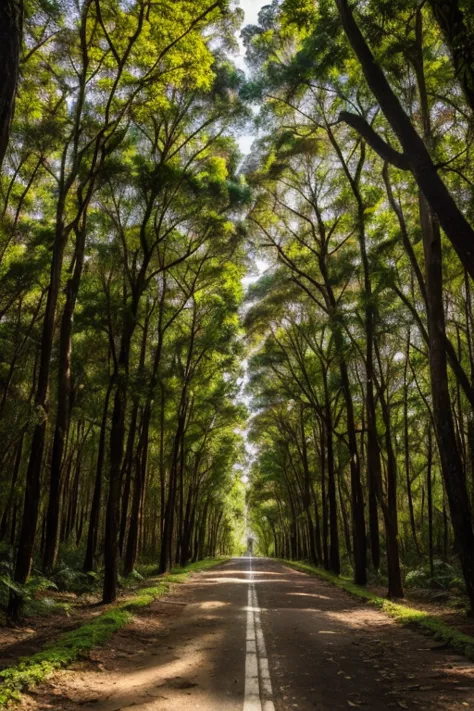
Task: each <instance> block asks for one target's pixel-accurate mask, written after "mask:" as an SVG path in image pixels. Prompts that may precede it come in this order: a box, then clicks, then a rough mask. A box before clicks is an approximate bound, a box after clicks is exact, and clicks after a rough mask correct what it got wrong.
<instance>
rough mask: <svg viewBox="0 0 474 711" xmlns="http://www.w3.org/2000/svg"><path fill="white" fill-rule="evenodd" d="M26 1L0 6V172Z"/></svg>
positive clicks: (10, 0)
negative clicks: (0, 69)
mask: <svg viewBox="0 0 474 711" xmlns="http://www.w3.org/2000/svg"><path fill="white" fill-rule="evenodd" d="M22 33H23V0H3V2H2V3H0V66H1V67H2V81H1V82H0V169H1V167H2V163H3V159H4V157H5V153H6V151H7V147H8V139H9V136H10V127H11V122H12V119H13V113H14V108H15V96H16V89H17V84H18V74H19V67H20V49H21V42H22Z"/></svg>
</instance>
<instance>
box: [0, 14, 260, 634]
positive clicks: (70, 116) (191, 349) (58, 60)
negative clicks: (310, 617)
mask: <svg viewBox="0 0 474 711" xmlns="http://www.w3.org/2000/svg"><path fill="white" fill-rule="evenodd" d="M2 13H4V15H5V16H6V17H7V18H8V19H9V22H10V26H13V25H15V27H16V29H17V32H16V34H15V33H12V35H11V42H10V44H9V45H8V46H4V45H3V43H2V50H1V51H2V52H5V55H6V58H7V59H8V62H7V63H6V65H5V66H6V67H9V69H8V71H7V74H6V80H5V81H3V80H2V89H1V91H2V96H0V121H1V122H2V127H1V131H0V134H1V137H0V138H1V140H0V158H3V169H2V175H1V200H2V206H1V207H2V225H1V243H0V249H1V254H0V256H1V265H0V314H1V318H0V339H1V344H2V345H1V348H0V351H1V356H0V360H1V362H0V388H1V395H0V412H1V424H0V429H1V436H0V440H1V445H0V478H1V482H2V486H1V490H2V494H1V498H0V539H1V542H2V546H3V548H4V553H5V555H7V556H10V557H11V581H10V583H9V587H10V598H9V606H8V615H9V617H10V619H12V620H16V619H18V617H19V614H20V610H21V604H22V586H23V585H24V584H25V583H26V582H27V580H28V578H29V577H30V575H31V574H32V572H33V573H34V574H37V573H38V572H42V573H43V574H44V575H50V574H52V573H54V571H55V570H57V568H58V566H59V565H60V561H61V550H63V549H64V548H67V547H71V548H74V549H75V550H78V551H79V552H82V554H83V562H82V567H83V570H84V571H85V572H89V571H93V570H97V569H101V570H102V569H103V574H104V581H103V600H104V602H112V601H113V600H115V598H116V595H117V581H118V576H119V572H120V573H121V574H123V575H125V576H126V575H128V574H130V573H131V572H132V571H133V569H134V567H135V565H136V563H137V560H138V559H141V560H149V561H155V562H156V563H157V565H158V568H159V571H160V572H164V571H165V570H167V569H168V568H169V567H170V566H171V565H173V564H174V563H176V562H177V563H179V564H181V565H184V564H186V563H187V562H188V561H190V560H197V559H199V558H203V557H205V556H209V555H210V556H214V555H216V554H218V553H228V552H229V551H230V550H231V548H232V545H233V537H234V532H235V531H234V529H235V525H234V524H235V518H236V516H238V515H239V513H240V510H241V508H242V491H241V488H239V481H238V477H236V474H235V470H234V465H235V462H236V461H238V460H239V458H240V457H241V439H240V436H239V435H238V434H237V433H236V432H237V427H238V426H239V423H240V422H241V421H242V417H243V410H242V407H241V406H240V405H239V404H238V402H237V401H236V392H237V390H238V383H237V381H238V377H239V372H240V370H239V368H240V366H239V360H240V356H241V351H242V343H241V338H240V325H239V316H238V310H239V305H240V302H241V298H242V286H241V278H242V276H243V274H244V270H245V254H244V251H243V247H242V239H241V237H240V235H239V230H238V221H237V220H236V219H235V216H236V215H238V214H239V211H240V210H241V209H242V206H243V205H244V204H245V202H246V200H247V199H248V190H247V188H246V186H245V184H244V181H243V180H242V178H240V177H239V176H238V174H237V167H238V163H239V151H238V147H237V143H236V140H235V137H234V135H233V133H234V132H235V127H236V126H239V125H240V123H242V122H243V121H245V120H246V117H247V114H248V109H247V108H246V106H245V104H244V102H243V101H242V100H241V98H240V95H239V92H240V87H241V84H242V81H243V77H242V75H241V73H239V72H238V71H236V69H235V68H234V66H233V65H232V64H231V62H230V61H229V60H228V58H227V57H228V52H229V49H232V48H233V46H234V45H235V36H234V33H235V30H236V27H237V26H238V24H239V22H240V20H241V16H240V13H239V12H238V11H232V10H230V9H228V8H227V7H226V6H225V3H221V2H214V3H211V2H208V1H207V0H202V1H201V0H199V1H195V0H194V1H193V2H189V1H186V0H183V1H182V2H167V0H163V1H161V0H160V2H149V0H136V1H134V2H127V3H124V2H121V1H120V0H77V2H68V1H66V0H42V1H41V2H39V3H36V2H35V3H29V2H26V3H25V5H24V7H23V4H22V3H21V4H20V3H18V2H8V3H5V5H4V7H3V9H2ZM5 27H6V28H7V29H8V26H7V25H5ZM20 44H21V52H20V49H19V48H20ZM16 83H17V84H18V85H17V89H16V90H15V86H16ZM15 95H16V99H15ZM13 106H14V108H13ZM12 117H13V118H12ZM8 134H9V141H8V146H7V144H6V141H5V146H3V137H4V136H7V135H8Z"/></svg>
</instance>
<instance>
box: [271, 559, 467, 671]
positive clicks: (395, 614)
mask: <svg viewBox="0 0 474 711" xmlns="http://www.w3.org/2000/svg"><path fill="white" fill-rule="evenodd" d="M274 560H277V561H278V562H279V563H281V564H282V565H285V566H287V567H288V568H291V569H293V570H297V571H299V572H300V573H305V574H306V575H312V576H314V577H317V578H321V579H322V580H325V581H326V582H328V583H331V585H334V586H336V587H338V588H340V589H341V590H344V591H345V592H346V593H348V594H349V595H352V596H354V597H357V598H358V599H360V600H363V601H365V602H366V603H368V604H369V605H373V606H374V607H377V608H378V609H380V610H381V611H382V612H384V613H385V614H386V615H387V616H388V617H390V618H392V619H393V620H395V622H397V623H398V624H401V625H409V626H412V627H416V628H418V629H419V630H421V631H423V632H429V633H430V634H431V635H432V636H433V637H434V639H436V640H439V641H441V642H445V643H446V644H449V646H450V647H452V649H453V650H455V651H456V652H459V653H460V654H463V655H464V656H465V657H467V658H468V659H470V660H471V661H474V637H471V636H470V635H467V634H464V632H459V630H456V629H455V628H454V627H451V626H450V625H447V624H445V623H444V622H441V620H439V619H438V618H437V617H434V616H433V615H430V614H429V613H428V612H423V611H422V610H417V609H415V608H413V607H408V606H407V605H403V604H400V603H399V602H393V601H392V600H388V599H387V598H384V597H380V596H379V595H376V594H375V593H372V592H370V591H369V590H367V588H363V587H361V586H360V585H356V584H355V583H353V582H352V581H351V580H348V579H347V578H342V577H338V576H336V575H334V574H332V573H330V572H328V571H327V570H322V569H321V568H316V567H315V566H313V565H309V564H308V563H302V562H299V561H291V560H285V559H282V558H275V559H274Z"/></svg>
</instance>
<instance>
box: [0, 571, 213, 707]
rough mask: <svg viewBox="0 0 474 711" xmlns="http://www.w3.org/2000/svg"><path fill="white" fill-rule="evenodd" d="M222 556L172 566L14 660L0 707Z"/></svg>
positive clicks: (1, 678)
mask: <svg viewBox="0 0 474 711" xmlns="http://www.w3.org/2000/svg"><path fill="white" fill-rule="evenodd" d="M221 562H222V559H213V560H204V561H200V562H199V563H192V564H191V565H189V566H187V567H185V568H174V569H173V570H172V571H171V573H170V574H167V575H164V576H162V577H160V578H159V579H157V580H156V585H154V586H153V587H148V588H141V589H139V590H137V592H136V594H134V595H133V597H132V598H131V599H129V600H126V601H125V602H122V603H120V604H118V605H117V606H116V607H113V608H112V609H108V610H107V611H106V612H104V613H102V614H101V615H98V616H97V617H96V618H94V619H93V620H92V621H91V622H88V623H87V624H85V625H81V626H80V627H78V628H77V629H75V630H72V631H71V632H66V633H65V634H62V635H61V636H60V637H59V639H57V640H56V641H55V642H53V643H52V644H50V645H48V646H47V647H45V649H43V650H42V651H41V652H37V653H36V654H33V655H32V656H30V657H24V658H22V659H20V660H19V662H18V663H17V664H15V665H14V666H11V667H7V668H6V669H4V670H3V671H1V672H0V682H1V683H0V708H7V707H8V706H10V705H11V704H13V703H14V702H17V701H20V699H21V692H22V691H26V690H27V689H30V688H32V687H33V686H36V685H37V684H39V683H41V682H42V681H44V680H45V679H47V677H48V676H50V675H51V674H52V673H53V672H54V671H55V670H56V669H63V668H65V667H67V666H69V665H70V664H72V663H73V662H74V661H76V660H77V659H78V658H79V657H81V656H83V655H85V654H87V653H88V652H90V650H91V649H93V648H94V647H102V646H104V645H105V644H106V643H107V642H108V640H109V639H110V638H111V636H112V635H113V634H114V633H115V632H117V631H118V630H120V629H121V628H122V627H125V625H126V624H128V623H129V622H130V621H131V619H132V616H133V613H135V612H138V611H139V610H140V609H142V608H144V607H148V606H149V605H151V603H152V602H153V601H154V600H157V599H159V598H160V597H162V596H163V595H164V594H165V593H166V592H167V591H168V590H169V587H170V585H172V584H174V583H184V582H185V581H186V580H187V579H188V578H189V576H190V575H191V574H192V573H196V572H200V571H204V570H209V569H210V568H213V567H214V566H216V565H218V564H219V563H221Z"/></svg>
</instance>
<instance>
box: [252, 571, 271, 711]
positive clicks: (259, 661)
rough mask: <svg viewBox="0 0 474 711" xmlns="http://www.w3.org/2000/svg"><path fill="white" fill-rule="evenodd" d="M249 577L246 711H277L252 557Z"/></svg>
mask: <svg viewBox="0 0 474 711" xmlns="http://www.w3.org/2000/svg"><path fill="white" fill-rule="evenodd" d="M248 575H249V587H248V594H247V642H246V653H245V698H244V711H275V706H274V704H273V700H272V697H273V691H272V681H271V678H270V669H269V666H268V658H267V650H266V647H265V638H264V636H263V630H262V621H261V618H260V608H259V606H258V597H257V590H256V587H255V583H254V580H253V576H254V573H253V570H252V558H251V557H250V558H249V570H248Z"/></svg>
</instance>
